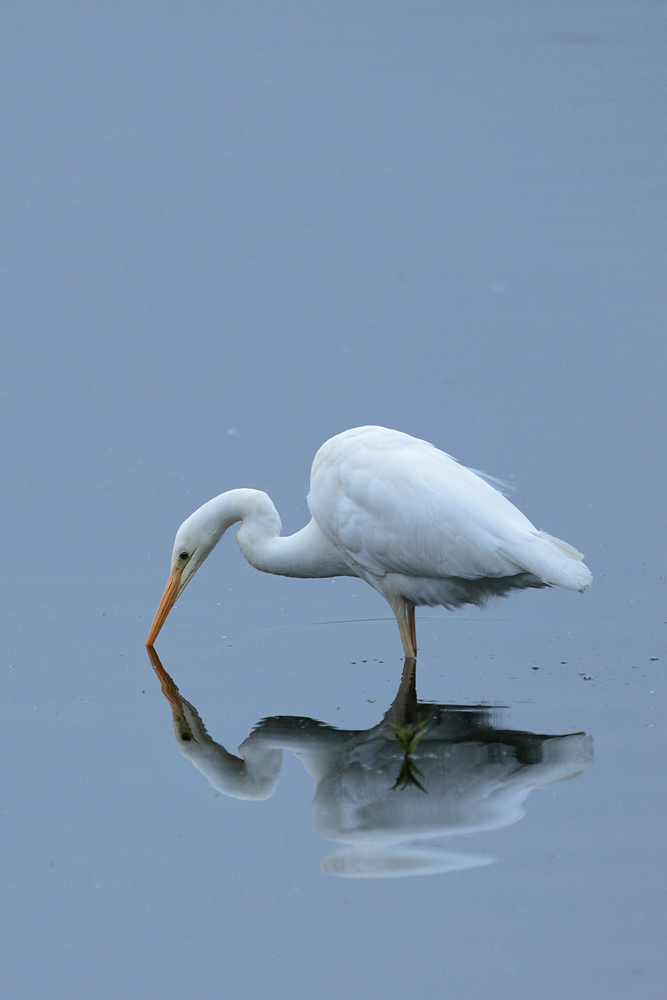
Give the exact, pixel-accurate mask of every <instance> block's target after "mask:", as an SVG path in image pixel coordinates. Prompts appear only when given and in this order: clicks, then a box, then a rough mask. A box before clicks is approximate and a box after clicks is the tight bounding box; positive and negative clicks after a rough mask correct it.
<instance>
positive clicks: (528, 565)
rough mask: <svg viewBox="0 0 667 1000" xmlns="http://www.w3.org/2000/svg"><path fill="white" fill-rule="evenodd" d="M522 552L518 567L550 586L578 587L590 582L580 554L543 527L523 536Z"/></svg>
mask: <svg viewBox="0 0 667 1000" xmlns="http://www.w3.org/2000/svg"><path fill="white" fill-rule="evenodd" d="M522 555H524V556H525V558H524V559H523V560H522V562H523V566H522V568H523V569H525V570H528V571H529V572H531V573H534V574H535V576H537V577H539V579H541V580H543V581H544V583H547V584H550V585H551V586H552V587H566V588H567V589H568V590H579V591H582V590H584V588H586V587H588V586H590V584H591V583H592V582H593V575H592V573H591V571H590V570H589V568H588V566H586V564H585V563H584V562H583V558H584V557H583V554H582V553H581V552H578V551H577V549H575V548H573V547H572V546H571V545H568V543H567V542H564V541H562V539H560V538H554V536H553V535H549V534H547V532H546V531H536V532H535V534H534V535H532V537H530V538H529V539H527V544H526V548H525V550H524V553H522Z"/></svg>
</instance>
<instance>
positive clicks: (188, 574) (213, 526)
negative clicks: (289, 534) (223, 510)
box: [146, 500, 223, 646]
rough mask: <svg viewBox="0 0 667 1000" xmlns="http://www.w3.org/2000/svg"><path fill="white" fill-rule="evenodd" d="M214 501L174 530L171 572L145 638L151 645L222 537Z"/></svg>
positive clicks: (147, 643)
mask: <svg viewBox="0 0 667 1000" xmlns="http://www.w3.org/2000/svg"><path fill="white" fill-rule="evenodd" d="M213 504H214V501H212V500H211V501H209V502H208V503H205V504H204V506H203V507H200V508H199V509H198V510H196V511H195V512H194V514H191V515H190V517H189V518H187V520H186V521H183V524H182V525H181V526H180V528H179V529H178V531H177V532H176V538H175V539H174V548H173V550H172V554H171V573H170V574H169V580H168V581H167V586H166V587H165V589H164V594H163V595H162V600H161V601H160V604H159V605H158V609H157V611H156V612H155V618H154V619H153V624H152V625H151V630H150V632H149V633H148V638H147V639H146V645H147V646H152V645H153V643H154V642H155V640H156V638H157V636H158V633H159V631H160V629H161V628H162V626H163V625H164V623H165V621H166V620H167V615H168V614H169V612H170V611H171V609H172V608H173V606H174V604H175V603H176V599H177V598H178V597H179V595H180V594H182V593H183V591H184V590H185V588H186V587H187V585H188V583H189V582H190V580H191V579H192V577H193V576H194V575H195V573H196V572H197V570H198V569H199V567H200V566H201V564H202V563H203V561H204V559H206V556H207V555H209V553H210V552H211V551H212V550H213V548H215V546H216V545H217V543H218V542H219V541H220V538H221V537H222V534H223V530H222V525H221V524H220V519H219V517H216V516H215V510H214V508H213Z"/></svg>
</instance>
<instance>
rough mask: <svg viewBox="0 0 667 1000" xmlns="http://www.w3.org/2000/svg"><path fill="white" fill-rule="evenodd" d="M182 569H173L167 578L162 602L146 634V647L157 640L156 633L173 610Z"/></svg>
mask: <svg viewBox="0 0 667 1000" xmlns="http://www.w3.org/2000/svg"><path fill="white" fill-rule="evenodd" d="M182 573H183V570H182V569H173V570H172V571H171V575H170V577H169V581H168V583H167V586H166V587H165V588H164V594H163V595H162V600H161V601H160V604H159V605H158V609H157V611H156V612H155V618H154V619H153V624H152V625H151V630H150V632H149V633H148V638H147V639H146V645H147V646H152V645H153V643H154V642H155V640H156V639H157V636H158V632H159V631H160V629H161V628H162V626H163V625H164V623H165V621H166V620H167V615H168V614H169V612H170V611H171V609H172V608H173V606H174V604H175V602H176V598H177V597H178V592H179V590H180V582H181V574H182Z"/></svg>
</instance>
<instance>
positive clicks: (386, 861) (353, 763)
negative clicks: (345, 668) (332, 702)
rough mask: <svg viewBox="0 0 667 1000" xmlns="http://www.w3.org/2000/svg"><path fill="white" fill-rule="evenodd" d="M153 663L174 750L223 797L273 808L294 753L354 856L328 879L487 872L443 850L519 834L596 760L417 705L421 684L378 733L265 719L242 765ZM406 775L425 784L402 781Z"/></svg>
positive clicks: (579, 737)
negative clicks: (286, 761) (535, 797)
mask: <svg viewBox="0 0 667 1000" xmlns="http://www.w3.org/2000/svg"><path fill="white" fill-rule="evenodd" d="M152 660H153V665H154V667H155V670H156V672H157V673H158V676H159V677H160V680H161V683H162V688H163V691H164V693H165V695H166V696H167V698H168V700H169V702H170V704H171V706H172V712H173V716H174V733H175V736H176V740H177V743H178V747H179V749H180V750H181V752H182V753H183V754H184V755H185V756H187V757H188V758H189V759H190V760H191V761H192V763H193V764H194V765H195V767H197V768H198V769H199V770H200V771H202V772H203V773H204V774H205V775H206V776H207V778H208V779H209V781H210V782H211V784H212V785H213V786H214V787H215V788H217V789H218V790H219V791H221V792H224V793H225V794H227V795H232V796H234V797H235V798H245V799H262V798H268V797H269V796H270V795H271V794H272V793H273V791H274V789H275V786H276V783H277V781H278V778H279V776H280V768H281V762H282V751H283V750H286V749H289V750H292V751H293V752H294V753H295V754H297V756H298V757H299V758H300V760H301V761H302V762H303V764H304V766H305V767H306V769H307V771H308V772H309V773H310V774H311V775H312V777H313V778H314V779H315V782H316V786H317V787H316V791H315V796H314V798H313V802H312V807H313V812H314V820H315V830H316V832H317V833H318V834H319V835H320V836H321V837H324V838H326V839H328V840H334V841H338V842H340V843H343V844H346V845H348V846H347V848H346V849H344V850H342V851H341V852H339V853H337V854H333V855H330V856H329V857H327V858H326V859H325V860H324V861H323V863H322V870H323V871H325V872H326V873H327V874H331V875H343V876H346V877H352V878H388V877H396V876H399V875H419V874H422V875H427V874H435V873H441V872H447V871H455V870H459V869H463V868H471V867H476V866H477V865H481V864H488V863H490V861H491V860H492V859H490V858H485V857H479V856H476V855H464V854H457V853H453V852H451V851H448V850H446V849H445V843H443V841H444V842H446V841H447V838H449V837H452V836H455V835H462V834H471V833H475V832H479V831H482V830H494V829H498V828H500V827H503V826H508V825H509V824H511V823H516V822H517V821H518V820H519V819H521V817H522V816H523V815H524V802H525V799H526V798H527V796H528V793H529V792H530V791H531V790H532V789H533V788H538V787H541V786H543V785H546V784H550V783H552V782H554V781H560V780H563V779H564V778H569V777H573V776H575V775H576V774H578V773H580V772H581V771H582V770H583V769H584V768H585V767H586V766H587V765H588V764H589V763H591V761H592V739H591V737H589V736H586V735H585V734H584V733H574V734H570V735H566V736H545V735H537V734H535V733H527V732H520V731H515V730H506V729H501V728H500V726H499V724H498V720H497V719H496V718H495V714H496V713H495V712H494V711H493V710H492V709H490V708H489V707H488V706H472V707H466V706H459V705H429V704H426V703H423V702H422V703H420V702H418V701H417V697H416V692H415V688H414V673H412V674H411V675H409V676H406V675H405V674H404V678H403V681H402V683H401V689H400V690H399V693H398V695H397V697H396V699H394V702H393V704H392V706H391V707H390V709H389V711H388V712H387V713H386V714H385V717H384V719H383V720H382V721H381V722H380V723H379V724H378V725H377V726H374V727H372V728H371V729H368V730H359V731H346V730H339V729H336V728H334V727H332V726H327V725H325V724H324V723H321V722H316V721H315V720H313V719H307V718H294V717H290V716H277V717H273V718H269V719H265V720H263V722H261V723H260V724H259V725H258V726H257V728H256V729H255V730H254V731H253V732H252V733H251V735H250V736H249V737H248V738H247V739H246V740H245V742H244V743H243V744H242V745H241V747H240V748H239V750H240V752H241V754H242V757H236V756H235V755H233V754H230V753H228V752H227V751H226V750H225V749H224V747H223V746H221V745H220V744H219V743H215V742H214V741H213V740H212V739H211V737H210V736H209V735H208V733H207V732H206V729H205V727H204V724H203V722H202V721H201V719H200V717H199V715H198V714H197V712H196V710H195V709H194V708H193V706H192V705H190V704H189V703H188V702H186V701H185V699H183V698H181V696H180V694H179V693H178V689H177V688H176V686H175V685H174V683H173V681H172V680H171V678H170V677H169V675H168V674H167V673H166V672H165V671H164V669H163V668H162V666H161V664H160V663H159V660H157V656H156V654H154V656H153V657H152ZM156 661H157V662H156ZM412 669H413V670H414V667H413V668H412ZM406 768H407V771H408V772H410V773H412V774H416V775H418V776H419V777H418V781H412V780H407V779H406V780H404V781H401V780H400V778H401V775H405V774H406Z"/></svg>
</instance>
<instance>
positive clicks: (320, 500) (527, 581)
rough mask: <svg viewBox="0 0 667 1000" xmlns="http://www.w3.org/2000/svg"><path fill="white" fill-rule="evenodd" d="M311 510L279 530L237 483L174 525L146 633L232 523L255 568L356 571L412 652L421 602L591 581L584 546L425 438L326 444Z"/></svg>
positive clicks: (315, 472)
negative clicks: (295, 525)
mask: <svg viewBox="0 0 667 1000" xmlns="http://www.w3.org/2000/svg"><path fill="white" fill-rule="evenodd" d="M308 505H309V507H310V512H311V514H312V519H311V521H310V523H309V524H308V525H306V527H305V528H303V529H302V530H301V531H298V532H297V533H296V534H294V535H289V536H288V537H281V535H280V529H281V523H280V518H279V516H278V512H277V511H276V509H275V507H274V506H273V503H272V502H271V500H270V499H269V497H268V496H267V495H266V493H261V492H259V491H257V490H230V491H229V492H228V493H222V494H221V495H220V496H218V497H214V499H213V500H209V501H208V503H205V504H204V505H203V507H200V508H199V509H198V510H196V511H195V512H194V514H191V515H190V517H189V518H188V519H187V520H186V521H184V522H183V524H182V525H181V526H180V528H179V529H178V531H177V532H176V540H175V542H174V548H173V553H172V561H171V575H170V577H169V582H168V583H167V586H166V589H165V592H164V594H163V596H162V600H161V601H160V605H159V607H158V610H157V613H156V615H155V619H154V620H153V624H152V626H151V630H150V632H149V635H148V639H147V641H146V645H147V646H152V645H153V643H154V642H155V639H156V638H157V635H158V632H159V631H160V629H161V628H162V626H163V624H164V622H165V619H166V617H167V615H168V614H169V611H170V609H171V607H172V605H173V604H174V602H175V601H176V598H177V597H178V595H179V594H180V593H181V591H182V590H183V588H184V587H185V586H186V584H187V583H188V582H189V581H190V580H191V579H192V577H193V576H194V574H195V572H196V571H197V569H199V567H200V566H201V564H202V563H203V561H204V559H206V557H207V556H208V554H209V553H210V552H211V551H212V549H213V548H214V547H215V545H217V543H218V542H219V541H220V539H221V538H222V536H223V535H224V533H225V531H227V529H228V528H229V527H231V525H232V524H235V523H236V522H238V521H240V522H241V527H240V528H239V530H238V533H237V536H236V538H237V541H238V544H239V547H240V549H241V552H242V553H243V555H244V556H245V557H246V559H247V560H248V562H249V563H250V564H251V565H252V566H254V567H255V568H256V569H260V570H263V571H264V572H265V573H277V574H279V575H282V576H297V577H330V576H358V577H360V578H361V579H362V580H366V582H367V583H370V585H371V586H372V587H374V588H375V589H376V590H377V591H379V592H380V593H381V594H382V595H383V597H385V598H386V599H387V601H388V602H389V604H390V606H391V609H392V611H393V612H394V614H395V615H396V619H397V621H398V627H399V630H400V633H401V639H402V642H403V649H404V651H405V655H406V656H416V653H417V636H416V630H415V606H416V605H424V604H426V605H430V606H435V605H437V604H442V605H444V607H447V608H458V607H460V606H461V605H463V604H482V603H483V602H484V601H485V599H486V598H488V597H489V596H492V595H502V594H506V593H508V592H509V591H510V590H514V589H522V588H525V587H567V588H568V589H569V590H583V588H584V587H585V586H587V585H588V584H589V583H591V581H592V577H591V574H590V572H589V570H588V568H587V567H586V566H585V565H584V564H583V562H582V561H581V560H582V558H583V557H582V555H581V554H580V553H579V552H577V551H576V549H573V548H571V546H569V545H568V544H567V543H566V542H561V541H559V539H557V538H552V537H551V535H547V534H545V532H543V531H538V530H537V529H536V528H535V527H534V526H533V525H532V524H531V523H530V521H529V520H528V518H527V517H524V515H523V514H522V513H521V512H520V511H519V510H517V508H516V507H514V506H513V505H512V504H511V503H510V502H509V500H507V499H506V498H505V497H504V496H503V495H502V494H501V493H500V492H499V491H498V490H497V489H495V488H494V487H493V486H492V485H490V484H489V482H487V481H485V479H483V478H481V477H480V475H478V474H477V473H475V472H473V471H471V470H470V469H466V468H464V467H463V466H462V465H459V464H458V462H457V461H455V459H453V458H450V456H449V455H446V454H445V453H444V452H442V451H438V449H437V448H434V447H433V445H431V444H427V442H426V441H420V440H418V439H417V438H413V437H410V436H409V435H408V434H402V433H401V432H400V431H392V430H388V429H387V428H386V427H357V428H355V429H354V430H350V431H345V432H344V433H343V434H338V435H337V436H336V437H333V438H331V440H330V441H327V442H326V443H325V444H323V445H322V447H321V448H320V450H319V451H318V453H317V455H316V456H315V459H314V461H313V466H312V469H311V473H310V494H309V496H308Z"/></svg>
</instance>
